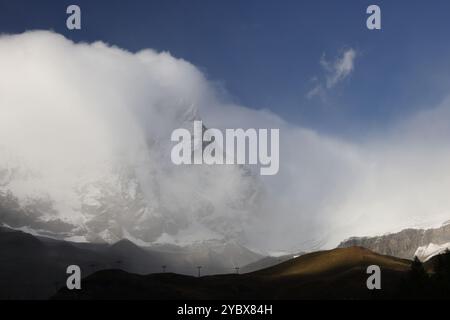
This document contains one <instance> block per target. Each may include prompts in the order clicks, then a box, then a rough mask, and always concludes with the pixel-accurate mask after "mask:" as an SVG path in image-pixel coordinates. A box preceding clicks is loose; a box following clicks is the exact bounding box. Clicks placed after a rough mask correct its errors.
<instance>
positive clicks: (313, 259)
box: [253, 247, 410, 277]
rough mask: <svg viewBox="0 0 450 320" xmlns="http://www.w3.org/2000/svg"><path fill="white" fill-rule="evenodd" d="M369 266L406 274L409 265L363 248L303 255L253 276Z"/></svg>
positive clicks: (275, 275)
mask: <svg viewBox="0 0 450 320" xmlns="http://www.w3.org/2000/svg"><path fill="white" fill-rule="evenodd" d="M369 265H378V266H380V268H381V269H388V270H392V271H406V270H408V269H409V265H410V261H408V260H405V259H400V258H395V257H391V256H384V255H380V254H377V253H374V252H372V251H370V250H368V249H365V248H362V247H350V248H337V249H333V250H326V251H318V252H313V253H309V254H305V255H302V256H300V257H298V258H295V259H291V260H289V261H286V262H283V263H281V264H278V265H276V266H273V267H270V268H267V269H263V270H260V271H256V272H254V273H253V274H255V275H264V276H274V277H283V276H295V275H298V276H301V275H302V276H314V275H322V274H328V273H337V272H341V271H348V270H351V269H354V268H358V269H360V268H366V267H367V266H369Z"/></svg>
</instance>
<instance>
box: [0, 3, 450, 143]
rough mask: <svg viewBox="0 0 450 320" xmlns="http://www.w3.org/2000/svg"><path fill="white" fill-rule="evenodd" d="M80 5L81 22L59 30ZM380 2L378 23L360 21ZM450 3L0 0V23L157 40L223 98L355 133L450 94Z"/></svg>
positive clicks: (2, 28) (91, 37)
mask: <svg viewBox="0 0 450 320" xmlns="http://www.w3.org/2000/svg"><path fill="white" fill-rule="evenodd" d="M69 4H78V5H79V6H80V7H81V10H82V30H80V31H69V30H67V29H66V26H65V20H66V17H67V15H66V14H65V9H66V7H67V6H68V5H69ZM370 4H378V5H379V6H380V7H381V10H382V30H380V31H369V30H368V29H367V28H366V26H365V25H366V17H367V15H366V13H365V11H366V8H367V6H368V5H370ZM449 13H450V2H449V1H445V0H433V1H432V2H431V1H419V0H417V1H406V0H405V1H400V0H397V1H380V0H378V1H364V0H347V1H335V0H334V1H331V0H328V1H325V0H322V1H298V0H297V1H294V0H293V1H273V0H265V1H256V0H246V1H243V0H242V1H237V0H231V1H208V0H189V1H186V0H185V1H174V0H169V1H168V0H164V1H162V0H161V1H138V0H134V1H133V0H132V1H106V0H105V1H103V0H102V1H100V0H96V1H92V0H90V1H49V0H45V1H22V0H19V1H12V0H0V32H2V33H19V32H23V31H25V30H31V29H52V30H55V31H57V32H59V33H62V34H64V35H65V36H66V37H68V38H70V39H73V40H76V41H80V40H82V41H95V40H103V41H105V42H108V43H110V44H114V45H117V46H120V47H123V48H126V49H128V50H131V51H137V50H139V49H142V48H154V49H156V50H158V51H169V52H170V53H171V54H173V55H174V56H176V57H178V58H183V59H185V60H188V61H190V62H191V63H193V64H195V65H196V66H197V67H199V68H200V69H201V70H202V71H203V72H204V73H205V74H206V76H207V77H208V78H209V79H210V80H212V81H214V82H217V83H218V84H219V85H221V86H223V88H225V90H226V92H227V93H228V94H229V96H230V97H229V98H230V99H233V100H234V101H235V102H237V103H239V104H242V105H245V106H248V107H251V108H256V109H260V108H267V109H270V110H272V111H273V112H275V113H276V114H278V115H280V116H281V117H283V118H284V119H286V120H288V121H290V122H293V123H295V124H301V125H303V126H306V127H310V128H313V129H316V130H318V131H320V132H325V133H328V134H332V135H338V136H340V135H342V136H352V137H360V136H365V135H366V134H367V133H372V132H377V131H380V130H384V129H385V128H386V127H387V126H389V124H391V123H392V122H395V121H398V119H399V118H402V117H405V116H408V115H409V114H411V113H414V112H416V111H417V110H418V109H423V108H431V107H434V106H436V104H438V103H439V101H441V100H442V99H443V98H444V97H445V96H447V95H448V92H450V72H449V70H450V59H449V57H450V41H448V36H449V31H450V19H448V15H449ZM348 49H353V50H355V52H356V53H357V54H356V58H355V60H354V69H353V71H352V72H351V74H349V76H348V77H346V78H345V79H343V80H342V81H340V82H339V83H338V84H336V85H335V86H334V87H333V88H330V89H329V90H326V95H325V97H318V96H316V97H312V98H308V97H307V93H308V92H309V91H310V90H311V89H312V88H313V87H314V82H313V81H312V79H313V78H314V77H319V78H320V77H323V76H324V70H323V68H322V66H321V65H320V60H321V57H323V56H324V55H325V59H326V60H327V61H329V62H332V61H334V60H335V59H337V58H338V57H339V56H340V55H341V54H342V53H343V52H345V50H348Z"/></svg>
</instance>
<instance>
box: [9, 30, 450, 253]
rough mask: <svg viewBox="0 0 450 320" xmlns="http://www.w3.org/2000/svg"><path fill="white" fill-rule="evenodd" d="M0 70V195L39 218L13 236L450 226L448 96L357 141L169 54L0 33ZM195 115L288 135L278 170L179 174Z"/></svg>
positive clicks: (184, 237)
mask: <svg viewBox="0 0 450 320" xmlns="http://www.w3.org/2000/svg"><path fill="white" fill-rule="evenodd" d="M0 70H1V73H0V190H1V191H2V192H3V193H5V192H6V191H7V190H10V191H11V192H12V193H13V194H14V195H15V196H16V197H17V198H19V200H20V203H21V205H22V206H23V207H27V206H28V207H30V208H33V210H34V211H33V210H32V213H30V215H32V214H35V215H34V216H32V217H31V216H30V217H27V219H28V218H29V219H28V220H27V219H22V218H21V219H16V220H14V219H13V218H11V217H10V216H8V217H7V218H8V219H9V220H11V219H12V220H14V221H13V222H10V221H8V223H15V224H16V226H17V227H19V226H20V225H21V224H26V223H28V222H29V221H34V222H36V220H38V221H40V222H41V223H40V224H39V225H40V226H41V227H42V226H45V224H46V223H47V224H48V225H51V224H52V223H54V221H56V220H61V221H62V222H64V223H66V224H68V225H69V227H67V226H66V227H65V229H64V230H66V231H67V234H68V235H70V236H74V237H83V236H86V235H88V237H87V239H88V240H89V239H90V240H95V239H96V238H95V235H101V238H103V239H111V240H114V239H116V238H120V237H130V238H133V239H138V240H140V241H143V242H154V241H174V239H176V240H178V241H181V242H183V241H184V242H188V241H195V240H201V239H208V238H217V237H219V238H220V237H225V238H233V239H237V240H238V241H240V242H242V243H245V244H247V245H249V246H251V247H253V248H257V249H260V250H267V251H271V250H308V249H313V248H317V247H321V246H325V247H326V246H333V245H336V244H337V242H339V241H340V240H342V239H343V238H346V237H348V236H352V235H372V234H377V233H383V232H388V231H394V230H397V229H399V228H402V227H407V226H411V225H415V224H422V223H431V222H437V221H444V220H446V219H449V218H450V197H449V196H448V190H450V165H449V164H450V162H449V160H450V159H449V158H450V141H449V139H448V137H449V136H450V125H449V123H450V121H448V120H449V119H450V101H444V102H443V103H442V104H441V105H440V106H437V107H435V108H433V109H429V111H427V112H423V113H421V114H417V115H415V116H414V117H411V118H410V119H405V120H404V121H403V122H402V123H398V124H397V125H396V126H395V127H393V128H391V130H389V131H388V132H384V133H380V134H379V135H378V136H376V137H371V138H370V139H369V140H367V141H364V143H359V144H356V143H354V142H352V141H342V140H339V139H335V138H333V137H327V136H323V135H321V134H319V133H317V132H314V131H313V130H309V129H306V128H301V127H298V126H295V125H293V124H290V123H287V122H286V121H283V120H282V119H280V118H279V117H278V116H277V115H275V114H273V113H271V112H269V111H256V110H252V109H249V108H245V107H243V106H238V105H233V104H231V103H229V102H228V101H226V100H224V98H221V97H219V96H218V95H217V94H216V92H215V89H214V86H213V85H212V84H210V83H209V81H208V80H207V79H205V77H204V76H203V75H202V73H201V72H200V71H199V70H198V69H197V68H196V67H195V66H193V65H192V64H190V63H188V62H186V61H184V60H181V59H176V58H174V57H172V56H171V55H170V54H168V53H157V52H155V51H153V50H144V51H141V52H138V53H135V54H133V53H129V52H126V51H124V50H121V49H119V48H116V47H111V46H108V45H106V44H104V43H102V42H97V43H93V44H74V43H72V42H71V41H69V40H67V39H65V38H64V37H62V36H60V35H57V34H54V33H51V32H27V33H25V34H21V35H14V36H2V37H1V38H0ZM196 117H201V118H202V119H203V121H204V123H205V124H206V125H207V126H208V127H215V128H221V129H225V128H239V127H242V128H279V129H280V171H279V173H278V175H276V176H267V177H259V176H255V175H252V174H250V172H248V171H247V170H245V169H242V168H240V167H238V166H215V167H208V166H184V167H176V166H174V165H173V164H172V163H171V162H170V147H171V145H172V144H171V142H170V133H171V132H172V130H173V129H175V128H177V127H180V126H189V125H190V121H191V120H192V119H194V118H196ZM36 208H38V209H39V208H41V209H40V210H38V209H36ZM35 211H39V212H37V213H36V212H35ZM33 212H34V213H33ZM5 217H6V216H3V217H2V218H3V220H5V219H6V218H5ZM33 219H34V220H33ZM12 220H11V221H12ZM0 222H5V221H0ZM52 225H53V224H52ZM71 226H76V228H74V229H73V230H71ZM55 228H56V227H55ZM53 231H55V230H53Z"/></svg>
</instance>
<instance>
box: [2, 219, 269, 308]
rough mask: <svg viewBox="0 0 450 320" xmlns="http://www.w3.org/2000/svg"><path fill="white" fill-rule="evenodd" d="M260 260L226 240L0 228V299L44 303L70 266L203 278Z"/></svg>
mask: <svg viewBox="0 0 450 320" xmlns="http://www.w3.org/2000/svg"><path fill="white" fill-rule="evenodd" d="M261 257H262V256H260V255H258V254H256V253H254V252H252V251H250V250H248V249H246V248H245V247H242V246H239V245H238V244H236V243H231V242H228V243H219V242H215V243H211V242H209V243H202V244H196V245H195V246H190V247H176V246H170V247H167V246H154V247H139V246H137V245H135V244H134V243H132V242H131V241H128V240H121V241H119V242H117V243H115V244H113V245H109V244H105V243H104V244H101V243H74V242H68V241H61V240H54V239H50V238H45V237H36V236H33V235H31V234H28V233H25V232H22V231H17V230H12V229H9V228H5V227H0V300H2V299H48V298H49V297H50V296H52V295H54V294H55V292H56V291H57V290H58V288H60V287H62V286H63V285H65V282H66V279H67V277H68V275H67V274H66V268H67V267H68V266H69V265H78V266H79V267H80V268H81V270H82V275H83V277H85V276H88V275H90V274H92V273H94V272H97V271H100V270H110V269H120V270H124V271H126V272H129V273H135V274H141V275H144V274H150V273H155V272H161V270H162V266H164V268H165V269H166V270H167V271H171V272H176V273H185V274H191V275H194V274H196V273H197V269H196V266H198V265H202V266H203V269H202V273H203V274H215V273H231V272H233V271H234V267H235V266H242V265H245V264H247V263H250V262H254V261H257V260H259V259H261Z"/></svg>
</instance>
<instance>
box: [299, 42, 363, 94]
mask: <svg viewBox="0 0 450 320" xmlns="http://www.w3.org/2000/svg"><path fill="white" fill-rule="evenodd" d="M356 56H357V54H356V51H355V50H354V49H351V48H350V49H347V50H345V51H344V52H343V53H342V55H341V56H339V57H337V58H336V60H335V61H331V62H330V61H327V60H326V58H325V55H323V56H322V58H321V59H320V65H321V67H322V69H323V72H324V80H323V81H320V80H319V79H318V78H315V81H314V82H315V85H314V87H313V88H312V89H311V90H310V91H308V93H307V94H306V96H307V98H308V99H310V98H313V97H315V96H319V97H324V96H325V93H326V91H327V90H329V89H332V88H333V87H335V86H336V85H337V84H338V83H339V82H341V81H343V80H344V79H346V78H347V77H348V76H349V75H350V74H351V73H352V71H353V69H354V63H355V58H356Z"/></svg>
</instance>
